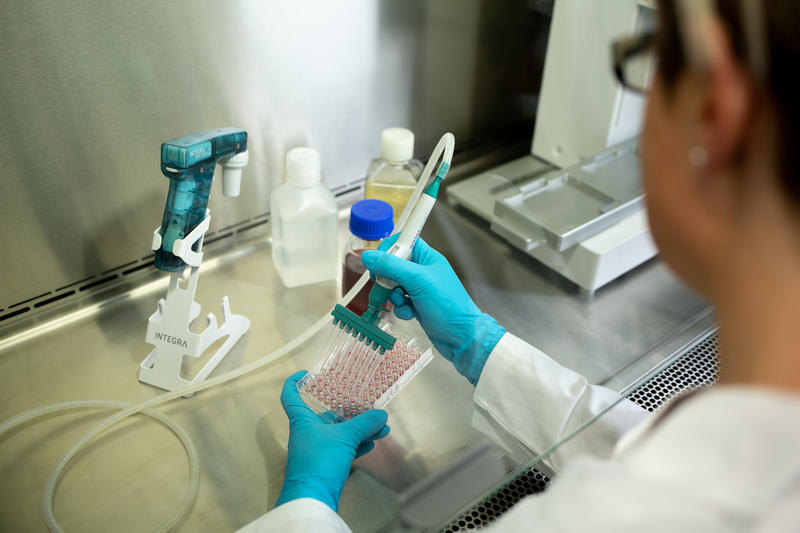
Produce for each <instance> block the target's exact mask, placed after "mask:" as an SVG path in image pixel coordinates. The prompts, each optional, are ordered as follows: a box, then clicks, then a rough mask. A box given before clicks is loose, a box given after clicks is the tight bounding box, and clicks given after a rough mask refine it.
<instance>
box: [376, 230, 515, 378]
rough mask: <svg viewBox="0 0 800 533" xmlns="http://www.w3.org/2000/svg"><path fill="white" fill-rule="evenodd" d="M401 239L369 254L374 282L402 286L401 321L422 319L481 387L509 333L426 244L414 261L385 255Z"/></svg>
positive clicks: (397, 300) (397, 309) (398, 293)
mask: <svg viewBox="0 0 800 533" xmlns="http://www.w3.org/2000/svg"><path fill="white" fill-rule="evenodd" d="M397 237H398V236H397V235H393V236H391V237H389V238H388V239H386V240H385V241H383V242H382V243H381V245H380V247H379V248H378V251H375V250H367V251H364V252H363V253H362V254H361V260H362V261H363V263H364V266H365V267H366V268H367V269H368V270H369V271H370V272H371V273H372V274H373V275H374V276H382V277H385V278H389V279H391V280H393V281H396V282H397V283H399V284H400V287H396V288H395V289H394V290H393V291H392V293H391V295H390V297H389V299H390V300H391V302H392V303H393V304H394V313H395V315H397V317H398V318H402V319H404V320H408V319H410V318H411V317H416V318H417V320H419V323H420V324H421V325H422V328H423V329H424V330H425V333H426V334H427V335H428V338H429V339H430V340H431V341H432V342H433V345H434V346H435V347H436V349H437V350H439V353H441V354H442V355H443V356H444V357H445V358H447V359H448V360H449V361H450V362H452V363H453V364H454V365H455V367H456V370H458V372H459V373H460V374H461V375H462V376H464V377H465V378H467V380H469V382H470V383H472V384H473V385H477V383H478V378H480V375H481V371H482V370H483V367H484V365H485V364H486V360H487V359H488V357H489V354H490V353H491V351H492V350H493V349H494V347H495V345H496V344H497V342H498V341H499V340H500V337H502V336H503V335H504V334H505V330H504V329H503V328H502V327H501V326H500V325H499V324H498V323H497V321H496V320H495V319H494V318H492V317H491V316H489V315H487V314H485V313H483V312H481V310H480V309H478V306H477V305H475V303H474V302H473V301H472V299H471V298H470V297H469V295H468V294H467V291H466V289H464V286H463V285H462V284H461V281H459V279H458V276H456V273H455V272H453V269H452V267H450V263H448V262H447V259H445V257H444V256H443V255H442V254H440V253H439V252H437V251H436V250H434V249H433V248H431V247H430V246H428V244H427V243H426V242H425V241H423V240H422V239H417V242H416V244H414V249H413V250H412V252H411V261H406V260H405V259H400V258H399V257H395V256H393V255H389V254H387V253H386V252H384V251H382V250H387V249H389V247H391V245H392V244H394V242H395V241H396V240H397Z"/></svg>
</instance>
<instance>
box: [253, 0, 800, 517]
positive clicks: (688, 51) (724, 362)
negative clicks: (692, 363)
mask: <svg viewBox="0 0 800 533" xmlns="http://www.w3.org/2000/svg"><path fill="white" fill-rule="evenodd" d="M658 10H659V18H660V27H659V29H658V33H657V35H655V36H654V38H650V39H648V38H646V37H645V38H639V39H627V40H625V41H620V42H619V43H618V45H617V48H616V50H617V53H616V54H615V55H616V56H617V57H616V60H617V69H616V70H617V72H618V76H619V77H620V78H621V81H622V82H623V83H624V84H626V85H631V84H632V82H631V80H627V79H625V74H624V73H625V65H624V62H625V61H627V60H629V59H630V58H633V57H636V56H637V54H639V53H649V52H650V51H653V52H654V53H655V54H656V56H657V58H658V61H657V63H658V71H657V73H656V75H655V78H654V79H653V81H652V84H651V86H650V87H651V88H650V92H649V98H648V107H647V116H646V122H645V126H644V130H643V136H642V143H643V150H642V161H643V170H644V177H645V178H644V181H645V188H646V192H647V207H648V215H649V217H650V226H651V230H652V233H653V236H654V238H655V241H656V242H657V244H658V246H659V249H660V253H661V257H662V258H663V260H664V261H665V262H666V263H667V264H668V265H669V266H670V267H672V268H673V269H674V270H675V272H677V273H678V274H679V275H680V276H681V278H683V279H684V280H685V281H686V282H687V283H688V284H690V285H691V286H692V287H694V288H695V289H696V290H697V291H699V292H700V294H702V295H703V296H704V297H705V298H707V299H708V300H709V301H710V302H712V303H713V304H714V306H715V308H716V311H717V317H718V319H719V324H720V331H719V334H720V342H721V353H722V356H721V369H722V370H721V378H720V383H719V385H718V386H716V387H714V388H712V389H710V390H708V391H704V392H698V393H694V394H689V395H686V396H683V397H679V398H678V399H676V400H674V401H673V402H672V403H671V404H670V405H669V406H668V407H666V408H665V409H663V410H662V412H661V413H660V414H659V415H654V416H650V417H645V414H646V413H644V411H643V410H641V409H639V408H638V407H637V406H635V405H634V404H633V403H632V402H627V401H626V402H622V403H621V404H620V406H618V407H617V408H615V409H614V410H612V411H611V412H609V413H607V414H606V415H605V416H603V417H602V418H600V419H599V420H598V422H597V423H596V424H594V425H593V426H592V428H590V430H589V431H587V432H584V433H586V435H584V434H581V441H582V442H581V443H579V444H577V445H575V446H572V447H571V448H570V447H569V446H568V447H564V448H562V449H560V450H559V452H558V455H557V456H555V457H552V456H551V457H550V462H551V463H552V464H553V466H554V467H555V468H557V469H558V471H559V474H558V476H557V477H556V478H555V480H554V482H553V484H552V487H551V488H550V489H549V490H548V491H546V492H544V493H542V494H540V495H535V496H529V497H527V498H524V499H523V500H521V501H520V502H519V503H517V504H516V505H515V506H514V507H513V508H512V509H511V510H510V511H508V512H507V513H506V514H504V515H503V516H501V517H500V518H499V519H498V520H497V521H496V522H495V523H494V524H492V526H491V527H489V528H488V529H490V530H492V531H494V530H499V531H517V530H519V531H523V530H524V531H528V530H532V529H535V530H537V531H556V530H557V531H609V532H610V531H614V532H618V531H636V532H639V531H645V530H646V531H653V530H657V531H704V532H710V531H759V532H774V531H800V337H799V336H798V330H800V311H799V310H798V308H800V147H798V142H800V75H798V74H797V72H796V68H797V65H798V64H800V31H798V30H797V28H798V25H800V3H798V2H787V1H783V0H769V1H768V0H764V1H760V0H718V1H717V2H716V3H714V4H712V3H711V2H708V1H704V0H684V1H681V0H659V2H658ZM412 259H413V262H407V261H402V260H399V259H397V258H395V257H392V256H389V255H387V254H386V253H384V252H380V251H374V252H364V255H363V261H364V264H365V265H366V267H367V268H368V269H369V270H370V271H371V272H372V273H373V274H375V275H380V276H386V277H388V278H391V279H394V280H396V281H397V282H398V283H400V285H401V286H402V288H403V289H404V291H402V292H401V291H397V292H395V293H394V294H393V295H392V301H393V302H394V304H395V306H396V307H395V313H396V314H397V316H398V317H400V318H406V319H407V318H411V317H412V316H413V317H416V318H418V319H419V321H420V323H421V324H422V326H423V328H424V329H425V331H426V333H427V334H428V336H429V337H430V339H431V340H432V341H433V343H434V345H435V347H436V349H437V350H438V351H439V353H441V354H442V355H443V356H444V357H446V358H447V359H448V360H450V361H452V363H453V364H454V365H455V368H456V370H457V371H458V372H460V373H461V374H463V375H464V376H465V377H466V378H467V379H468V380H469V381H470V382H471V383H472V384H473V385H475V396H474V401H475V409H476V415H475V423H476V425H477V426H478V428H479V429H481V430H482V431H485V432H486V433H488V434H489V435H491V436H492V437H493V438H495V439H497V440H498V441H499V442H500V443H501V444H502V445H503V446H505V447H507V448H509V449H513V448H515V447H519V449H523V450H525V449H527V450H532V451H538V452H542V451H544V450H546V449H547V448H549V446H550V445H552V444H553V443H555V442H556V441H557V439H558V437H559V435H558V432H559V428H560V426H561V425H562V422H563V421H564V420H567V417H569V416H573V417H575V416H578V417H579V418H582V419H583V420H588V418H589V417H590V416H592V415H593V414H595V413H596V412H598V410H599V409H601V408H603V407H604V406H606V405H610V403H611V402H612V401H613V400H614V398H615V397H616V394H615V393H614V392H612V391H610V390H608V389H604V388H602V387H595V386H590V385H588V384H587V383H586V380H585V379H584V378H582V377H581V376H579V375H577V374H575V373H573V372H571V371H569V370H567V369H565V368H563V367H560V366H559V365H558V364H557V363H555V362H554V361H552V360H551V359H549V358H548V357H547V356H546V355H545V354H543V353H542V352H540V351H538V350H537V349H535V348H534V347H532V346H530V345H528V344H526V343H525V342H523V341H522V340H520V339H518V338H516V337H514V336H513V335H512V334H510V333H506V332H505V331H504V330H503V328H502V327H501V326H500V325H498V324H497V322H496V321H495V320H494V319H493V318H491V317H489V316H488V315H486V314H483V313H481V311H480V310H479V309H478V308H477V307H476V305H475V304H474V303H473V302H472V300H471V299H470V297H469V296H468V295H467V293H466V291H465V290H464V288H463V286H462V285H461V283H460V282H459V280H458V278H457V277H456V275H455V273H454V272H453V270H452V269H451V268H450V265H449V264H448V262H447V260H446V259H445V258H444V257H443V256H442V255H441V254H439V253H438V252H436V251H435V250H433V249H432V248H430V247H429V246H427V245H426V244H425V243H424V242H422V241H419V242H418V243H417V245H416V247H415V248H414V254H413V257H412ZM534 319H535V317H534ZM301 376H302V373H298V374H295V375H294V376H292V377H290V378H289V379H288V380H287V381H286V385H285V387H284V391H283V394H282V395H281V402H282V403H283V407H284V409H285V410H286V414H287V415H288V417H289V427H290V436H289V452H288V459H287V463H286V477H285V482H284V485H283V489H282V492H281V494H280V497H279V498H278V501H277V504H276V508H275V509H274V510H273V511H271V512H269V513H267V514H266V515H264V516H262V517H261V518H259V519H258V520H256V521H255V522H253V523H251V524H250V525H248V526H246V527H245V528H244V530H245V531H267V530H270V531H290V530H291V531H348V527H347V525H346V524H345V523H344V521H343V520H341V518H339V516H338V515H337V514H336V509H337V505H338V500H339V495H340V493H341V491H342V488H343V487H344V484H345V480H346V479H347V476H348V474H349V472H350V465H351V462H352V460H353V459H355V458H356V457H358V456H360V455H362V454H364V453H366V452H368V451H369V450H370V449H371V448H372V447H373V446H374V443H373V441H374V440H376V439H380V438H381V437H383V436H385V435H386V434H387V433H388V431H389V429H388V427H387V426H386V421H387V415H386V413H385V412H383V411H368V412H366V413H363V414H361V415H359V416H358V417H355V418H353V419H351V420H349V421H347V422H344V423H341V424H326V423H324V422H322V421H321V420H320V419H319V418H318V417H317V416H316V415H315V414H314V413H313V412H312V411H311V410H310V409H309V408H307V407H306V406H305V405H304V404H303V402H302V400H300V398H299V397H298V395H297V392H296V388H295V383H296V382H297V380H298V379H299V378H300V377H301ZM589 437H591V439H593V441H587V438H589Z"/></svg>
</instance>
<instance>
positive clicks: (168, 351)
mask: <svg viewBox="0 0 800 533" xmlns="http://www.w3.org/2000/svg"><path fill="white" fill-rule="evenodd" d="M210 222H211V217H210V215H209V212H208V211H206V218H205V219H204V220H203V222H201V223H200V224H198V226H197V227H196V228H195V229H193V230H192V231H191V233H189V235H187V236H186V238H184V239H178V240H176V241H175V244H174V245H173V252H172V253H174V254H175V255H177V256H178V257H180V258H181V259H183V261H184V262H186V264H188V265H189V266H190V267H191V273H190V274H189V276H188V279H186V278H185V272H186V270H185V269H184V270H183V271H182V272H173V273H172V274H171V276H170V280H169V288H168V289H167V297H166V298H161V299H160V300H159V301H158V308H157V309H156V312H155V313H153V314H152V315H150V318H149V319H148V323H147V335H146V337H145V339H146V341H147V342H148V343H149V344H152V345H154V346H155V348H154V349H153V351H152V352H150V355H148V356H147V357H146V358H145V360H144V361H142V363H141V365H140V366H139V381H141V382H142V383H147V384H148V385H152V386H154V387H158V388H160V389H164V390H169V391H171V390H176V389H179V388H182V387H185V386H187V385H191V384H195V383H199V382H201V381H203V380H205V379H206V378H207V377H208V376H209V374H211V372H213V371H214V369H215V368H216V367H217V366H218V365H219V364H220V363H221V362H222V360H223V359H224V358H225V356H226V355H228V353H230V351H231V349H232V348H233V347H234V345H236V343H237V342H238V341H239V339H241V338H242V337H243V336H244V334H245V333H247V331H248V330H249V329H250V320H248V319H247V318H246V317H244V316H242V315H234V314H232V313H231V309H230V304H229V302H228V297H227V296H225V297H223V298H222V319H223V323H222V325H221V326H220V325H218V324H217V317H216V316H214V314H213V313H209V314H208V315H207V316H206V328H205V329H204V330H203V332H202V333H194V332H192V331H190V330H189V326H190V325H191V324H192V322H194V320H195V319H197V317H199V316H200V304H198V303H197V302H196V301H195V300H194V296H195V292H196V291H197V280H198V278H199V277H200V263H201V261H202V258H203V254H202V246H203V236H204V235H205V232H206V231H208V227H209V225H210ZM160 229H161V228H157V229H156V230H155V232H154V233H153V249H154V250H157V249H158V248H160V247H161V235H160V233H159V231H160ZM196 242H197V243H199V244H198V251H197V252H195V251H193V250H192V246H193V245H194V243H196ZM181 282H185V287H183V286H182V285H181ZM223 337H228V338H227V340H226V341H225V342H224V343H223V344H222V346H220V347H219V348H218V349H217V350H216V352H214V354H213V355H212V356H211V357H210V358H209V360H208V362H206V364H205V365H203V368H201V369H200V371H199V372H197V374H195V376H194V377H193V378H191V379H184V378H183V377H181V367H182V365H183V358H184V357H186V356H189V357H195V358H197V357H200V356H201V355H203V354H204V352H205V351H206V350H207V349H208V347H209V346H211V345H212V344H214V343H215V342H216V341H218V340H219V339H222V338H223ZM190 396H192V395H191V394H189V395H186V397H187V398H188V397H190Z"/></svg>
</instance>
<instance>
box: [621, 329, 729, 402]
mask: <svg viewBox="0 0 800 533" xmlns="http://www.w3.org/2000/svg"><path fill="white" fill-rule="evenodd" d="M718 379H719V338H718V336H717V334H716V333H714V334H711V335H709V336H708V337H706V338H705V339H704V340H703V341H701V342H700V343H698V344H697V345H695V347H694V348H692V349H691V350H689V351H687V352H686V353H685V354H684V355H682V356H681V357H680V358H678V360H676V361H675V362H674V363H672V364H671V365H669V366H668V367H667V368H665V369H664V370H662V371H661V372H659V373H658V374H656V375H655V376H653V377H652V378H651V379H650V380H648V381H647V382H646V383H643V384H642V385H640V386H639V387H638V388H636V389H634V390H633V392H631V393H630V394H629V395H628V398H629V399H630V400H631V401H633V402H636V403H637V404H639V405H640V406H642V407H643V408H645V409H647V410H648V411H650V412H653V411H658V410H659V409H660V408H661V407H662V406H663V405H664V404H665V403H667V402H668V401H669V400H671V399H672V398H674V397H675V396H677V395H678V394H680V393H682V392H685V391H690V390H694V389H700V388H704V387H710V386H711V385H713V384H714V383H716V382H717V380H718Z"/></svg>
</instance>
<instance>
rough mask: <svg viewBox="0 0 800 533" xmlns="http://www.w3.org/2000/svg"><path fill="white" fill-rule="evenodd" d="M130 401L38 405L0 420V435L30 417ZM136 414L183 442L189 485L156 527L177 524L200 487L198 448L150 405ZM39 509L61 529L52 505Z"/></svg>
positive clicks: (49, 522) (113, 406) (50, 524)
mask: <svg viewBox="0 0 800 533" xmlns="http://www.w3.org/2000/svg"><path fill="white" fill-rule="evenodd" d="M132 405H133V404H131V403H127V402H119V401H114V400H78V401H74V402H64V403H57V404H52V405H46V406H44V407H40V408H38V409H33V410H31V411H27V412H25V413H22V414H21V415H17V416H15V417H13V418H10V419H9V420H7V421H5V422H3V423H2V424H0V435H2V434H3V433H5V432H7V431H11V430H12V429H14V428H15V427H17V426H20V425H22V424H25V423H27V422H30V421H32V420H36V419H39V418H43V417H45V416H48V415H51V414H53V413H62V412H64V411H75V410H80V409H125V408H126V407H131V406H132ZM138 414H141V415H145V416H149V417H150V418H153V419H155V420H157V421H158V422H161V423H162V424H163V425H164V426H166V427H167V428H168V429H169V430H170V431H172V432H173V433H174V434H175V436H177V437H178V440H179V441H180V442H181V444H182V445H183V448H184V450H186V456H187V458H188V460H189V488H188V489H187V490H186V495H185V496H184V498H183V503H182V504H181V507H180V509H178V512H176V513H175V514H174V515H172V517H171V518H170V519H169V520H168V521H167V522H166V523H165V524H163V525H162V526H161V527H160V528H159V529H158V531H169V530H170V529H172V528H173V527H175V526H176V525H178V524H179V523H180V521H181V520H183V518H184V517H185V516H186V514H187V513H188V512H189V510H190V509H191V508H192V504H194V501H195V499H196V498H197V491H198V489H199V487H200V459H199V457H198V454H197V449H196V448H195V446H194V443H193V442H192V439H191V438H190V437H189V434H188V433H186V431H185V430H184V429H183V428H182V427H181V426H179V425H178V424H177V423H176V422H175V421H174V420H172V419H171V418H170V417H168V416H167V415H165V414H163V413H159V412H158V411H154V410H152V409H144V410H142V411H140V412H139V413H138ZM42 512H43V514H44V520H45V523H46V524H47V527H48V528H50V531H54V532H55V531H63V530H62V529H61V527H60V526H59V525H58V522H56V519H55V516H54V515H53V506H52V505H42Z"/></svg>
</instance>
